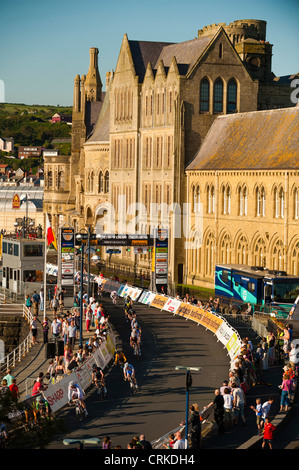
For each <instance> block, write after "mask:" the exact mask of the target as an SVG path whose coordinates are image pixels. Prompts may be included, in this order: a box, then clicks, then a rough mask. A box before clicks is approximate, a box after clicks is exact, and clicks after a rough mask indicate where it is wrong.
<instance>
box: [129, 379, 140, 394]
mask: <svg viewBox="0 0 299 470" xmlns="http://www.w3.org/2000/svg"><path fill="white" fill-rule="evenodd" d="M128 381H129V384H130V391H131V393H132V395H134V394H135V393H137V392H138V385H137V381H136V379H135V378H133V377H132V376H131V375H129V377H128Z"/></svg>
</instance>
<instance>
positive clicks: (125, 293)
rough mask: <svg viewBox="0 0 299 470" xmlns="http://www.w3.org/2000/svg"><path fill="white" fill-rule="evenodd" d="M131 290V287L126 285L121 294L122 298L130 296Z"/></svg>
mask: <svg viewBox="0 0 299 470" xmlns="http://www.w3.org/2000/svg"><path fill="white" fill-rule="evenodd" d="M129 289H130V286H128V284H125V285H124V286H123V289H122V291H121V293H120V294H119V295H120V297H126V296H127V295H128V291H129Z"/></svg>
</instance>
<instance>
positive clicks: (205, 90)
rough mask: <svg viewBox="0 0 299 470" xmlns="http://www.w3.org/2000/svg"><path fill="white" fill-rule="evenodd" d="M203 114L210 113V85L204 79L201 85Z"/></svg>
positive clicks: (201, 109) (200, 107)
mask: <svg viewBox="0 0 299 470" xmlns="http://www.w3.org/2000/svg"><path fill="white" fill-rule="evenodd" d="M199 109H200V111H201V112H203V113H204V112H208V111H210V83H209V80H207V79H206V78H204V79H203V80H202V81H201V83H200V106H199Z"/></svg>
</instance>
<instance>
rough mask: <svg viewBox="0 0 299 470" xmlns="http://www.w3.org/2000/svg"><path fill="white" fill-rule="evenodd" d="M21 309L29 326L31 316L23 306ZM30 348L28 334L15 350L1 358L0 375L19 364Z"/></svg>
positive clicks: (29, 336)
mask: <svg viewBox="0 0 299 470" xmlns="http://www.w3.org/2000/svg"><path fill="white" fill-rule="evenodd" d="M10 305H13V304H10ZM22 307H23V316H24V317H25V320H26V321H27V322H28V324H29V325H30V324H31V322H32V319H33V317H32V314H31V312H30V310H29V309H28V308H27V307H26V306H25V305H22ZM30 347H31V332H29V334H28V335H27V337H26V338H25V339H24V341H23V342H22V343H21V344H20V345H19V346H18V347H17V348H15V349H14V350H13V351H12V352H10V353H9V354H7V355H6V356H5V357H4V358H3V360H2V361H1V362H0V374H1V375H2V374H3V373H4V372H6V371H7V369H10V368H11V367H15V365H16V363H17V362H21V360H22V357H24V356H25V355H26V353H28V352H29V349H30Z"/></svg>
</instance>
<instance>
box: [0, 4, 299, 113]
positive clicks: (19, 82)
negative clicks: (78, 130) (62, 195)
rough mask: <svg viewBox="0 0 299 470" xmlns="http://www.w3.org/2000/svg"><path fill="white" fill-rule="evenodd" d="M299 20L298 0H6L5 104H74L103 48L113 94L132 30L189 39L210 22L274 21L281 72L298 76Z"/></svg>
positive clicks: (140, 35)
mask: <svg viewBox="0 0 299 470" xmlns="http://www.w3.org/2000/svg"><path fill="white" fill-rule="evenodd" d="M298 17H299V1H298V0H284V1H282V0H250V1H244V0H232V1H229V0H228V1H224V0H205V1H203V0H150V1H147V2H146V1H144V0H110V1H109V0H105V1H103V0H87V1H82V0H51V1H47V0H0V18H1V28H0V101H2V102H3V101H5V102H7V103H25V104H31V105H32V104H39V105H43V104H44V105H58V104H59V105H61V106H71V105H72V101H73V84H74V78H75V76H76V75H77V74H79V75H83V74H86V73H87V71H88V67H89V48H90V47H97V48H98V49H99V71H100V75H101V79H102V82H103V85H104V90H105V80H106V73H107V72H108V71H111V70H115V68H116V63H117V59H118V55H119V51H120V46H121V43H122V39H123V36H124V34H125V33H126V34H127V35H128V38H129V39H131V40H142V41H162V42H182V41H188V40H190V39H193V38H194V37H196V36H197V31H198V30H199V29H201V28H203V27H204V26H206V25H210V24H213V23H226V24H229V23H231V22H233V21H235V20H239V19H258V20H265V21H267V37H266V40H267V41H269V42H270V43H271V44H273V57H272V70H273V72H274V74H275V75H276V76H283V75H291V74H295V73H297V72H299V48H298V39H299V38H298V36H299V34H298V31H299V28H298ZM1 85H2V88H1ZM1 89H2V91H1ZM1 93H2V95H1ZM3 97H4V99H3Z"/></svg>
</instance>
